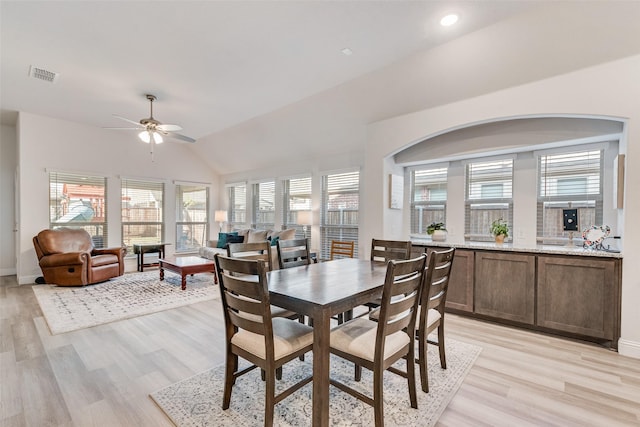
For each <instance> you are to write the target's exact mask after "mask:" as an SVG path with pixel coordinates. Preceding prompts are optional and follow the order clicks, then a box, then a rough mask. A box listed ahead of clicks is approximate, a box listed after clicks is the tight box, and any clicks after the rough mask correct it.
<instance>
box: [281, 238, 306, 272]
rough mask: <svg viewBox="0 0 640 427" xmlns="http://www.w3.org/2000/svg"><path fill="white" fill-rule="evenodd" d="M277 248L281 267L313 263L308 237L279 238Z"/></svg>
mask: <svg viewBox="0 0 640 427" xmlns="http://www.w3.org/2000/svg"><path fill="white" fill-rule="evenodd" d="M277 248H278V262H279V263H280V268H291V267H298V266H300V265H309V264H311V253H310V251H309V240H308V239H293V240H278V243H277Z"/></svg>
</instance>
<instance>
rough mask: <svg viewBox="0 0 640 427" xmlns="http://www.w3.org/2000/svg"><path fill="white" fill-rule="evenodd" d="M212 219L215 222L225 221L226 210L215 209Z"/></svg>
mask: <svg viewBox="0 0 640 427" xmlns="http://www.w3.org/2000/svg"><path fill="white" fill-rule="evenodd" d="M214 219H215V221H216V222H227V211H216V213H215V214H214Z"/></svg>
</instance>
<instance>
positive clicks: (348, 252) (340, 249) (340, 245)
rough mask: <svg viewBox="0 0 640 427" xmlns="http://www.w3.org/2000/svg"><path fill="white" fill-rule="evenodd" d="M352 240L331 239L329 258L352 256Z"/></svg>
mask: <svg viewBox="0 0 640 427" xmlns="http://www.w3.org/2000/svg"><path fill="white" fill-rule="evenodd" d="M354 243H355V242H354V241H353V240H351V241H342V240H332V241H331V247H330V250H329V260H330V261H331V260H334V259H338V258H353V252H354Z"/></svg>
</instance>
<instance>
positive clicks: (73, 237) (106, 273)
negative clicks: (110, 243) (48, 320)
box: [33, 228, 125, 286]
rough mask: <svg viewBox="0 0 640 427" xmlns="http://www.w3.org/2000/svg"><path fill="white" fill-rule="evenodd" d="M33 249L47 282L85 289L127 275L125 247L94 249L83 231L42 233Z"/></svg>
mask: <svg viewBox="0 0 640 427" xmlns="http://www.w3.org/2000/svg"><path fill="white" fill-rule="evenodd" d="M33 246H34V248H35V250H36V255H37V256H38V263H39V264H40V269H41V270H42V275H43V277H44V281H45V283H50V284H55V285H59V286H84V285H89V284H93V283H98V282H104V281H105V280H108V279H111V278H113V277H118V276H122V275H123V274H124V252H125V250H124V248H120V247H118V248H105V249H97V248H94V247H93V241H92V240H91V236H90V235H89V233H87V231H86V230H84V229H81V228H57V229H53V230H42V231H41V232H40V233H38V235H37V236H35V237H34V238H33Z"/></svg>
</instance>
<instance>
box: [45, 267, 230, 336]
mask: <svg viewBox="0 0 640 427" xmlns="http://www.w3.org/2000/svg"><path fill="white" fill-rule="evenodd" d="M213 283H214V282H213V274H211V273H200V274H196V275H194V276H187V289H186V290H184V291H183V290H182V289H181V288H180V286H181V278H180V276H179V275H176V274H173V273H171V272H167V273H166V274H165V279H164V280H163V281H160V273H159V271H158V270H154V271H148V272H143V273H127V274H124V275H123V276H120V277H117V278H115V279H111V280H108V281H106V282H103V283H97V284H95V285H87V286H77V287H76V286H72V287H69V286H56V285H38V286H34V287H33V292H34V293H35V295H36V298H37V300H38V303H39V304H40V308H41V309H42V313H43V314H44V317H45V319H46V321H47V324H48V325H49V329H50V330H51V334H52V335H55V334H60V333H63V332H70V331H75V330H78V329H83V328H88V327H91V326H97V325H102V324H105V323H110V322H115V321H117V320H123V319H129V318H132V317H137V316H142V315H145V314H150V313H156V312H158V311H163V310H168V309H171V308H176V307H181V306H184V305H188V304H193V303H196V302H200V301H207V300H212V299H214V298H217V297H219V292H220V291H219V290H218V286H217V285H216V286H214V285H213Z"/></svg>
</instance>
